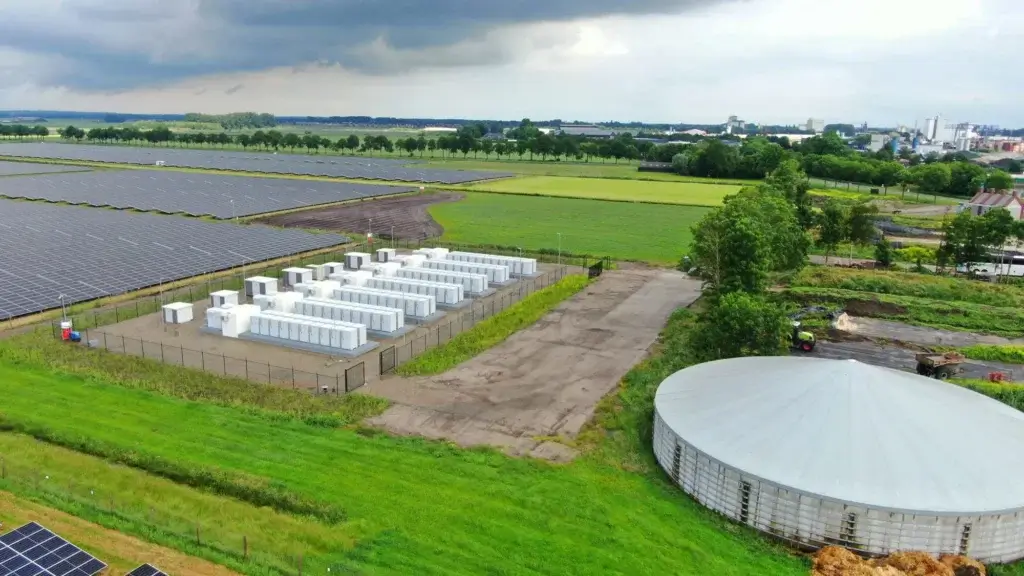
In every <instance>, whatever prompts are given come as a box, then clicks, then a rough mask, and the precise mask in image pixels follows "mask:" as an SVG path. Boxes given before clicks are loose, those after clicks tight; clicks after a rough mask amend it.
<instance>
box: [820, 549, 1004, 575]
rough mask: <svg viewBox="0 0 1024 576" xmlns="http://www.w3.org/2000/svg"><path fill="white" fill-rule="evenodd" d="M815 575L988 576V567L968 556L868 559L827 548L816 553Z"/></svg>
mask: <svg viewBox="0 0 1024 576" xmlns="http://www.w3.org/2000/svg"><path fill="white" fill-rule="evenodd" d="M811 576H985V566H984V565H983V564H981V563H980V562H977V561H975V560H971V559H970V558H966V557H964V556H953V555H943V556H940V557H939V559H938V560H936V559H935V558H933V557H932V556H930V555H928V554H925V553H924V552H896V553H894V554H890V555H889V556H886V557H884V558H878V559H875V560H865V559H863V558H861V557H860V556H857V555H856V554H854V553H853V552H850V551H849V550H847V549H845V548H841V547H839V546H827V547H825V548H822V549H821V550H820V551H818V553H817V554H815V556H814V566H813V568H812V569H811Z"/></svg>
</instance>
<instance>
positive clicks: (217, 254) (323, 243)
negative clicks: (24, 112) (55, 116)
mask: <svg viewBox="0 0 1024 576" xmlns="http://www.w3.org/2000/svg"><path fill="white" fill-rule="evenodd" d="M346 242H348V238H347V237H345V236H340V235H338V234H312V233H309V232H304V231H301V230H295V229H278V228H271V227H267V226H259V225H249V226H239V225H236V224H232V223H227V222H209V221H204V220H199V219H196V218H180V217H174V216H160V215H156V214H139V213H134V212H121V211H117V210H96V209H93V208H84V207H78V206H55V205H52V204H45V203H41V202H19V201H15V200H3V199H0V320H6V319H7V318H8V317H18V316H24V315H27V314H33V313H36V312H42V311H44V310H49V309H53V308H59V307H60V300H59V296H60V295H61V294H63V295H64V296H65V300H64V302H65V303H66V304H73V303H76V302H84V301H87V300H93V299H96V298H101V297H103V296H110V295H115V294H123V293H125V292H131V291H133V290H139V289H141V288H146V287H149V286H158V285H160V284H164V283H167V282H172V281H175V280H181V279H184V278H191V277H193V276H198V275H202V274H208V273H211V272H216V271H219V270H226V269H229V268H237V267H239V266H241V265H242V264H243V263H244V264H246V265H251V264H254V263H256V262H262V261H265V260H271V259H274V258H280V257H283V256H290V255H292V254H298V253H302V252H308V251H310V250H317V249H320V248H328V247H330V246H337V245H339V244H344V243H346Z"/></svg>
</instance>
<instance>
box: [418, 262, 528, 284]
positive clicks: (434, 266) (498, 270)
mask: <svg viewBox="0 0 1024 576" xmlns="http://www.w3.org/2000/svg"><path fill="white" fill-rule="evenodd" d="M423 267H424V268H429V269H431V270H446V271H451V272H464V273H467V274H484V275H485V276H487V280H488V282H508V280H509V269H508V266H501V265H497V264H481V263H479V262H457V261H455V260H427V261H426V262H424V263H423Z"/></svg>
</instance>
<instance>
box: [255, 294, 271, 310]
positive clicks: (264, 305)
mask: <svg viewBox="0 0 1024 576" xmlns="http://www.w3.org/2000/svg"><path fill="white" fill-rule="evenodd" d="M252 303H253V304H255V305H257V306H259V307H260V310H269V309H270V308H272V307H273V306H274V298H273V296H268V295H266V294H257V295H255V296H253V297H252Z"/></svg>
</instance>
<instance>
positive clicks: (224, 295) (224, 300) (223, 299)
mask: <svg viewBox="0 0 1024 576" xmlns="http://www.w3.org/2000/svg"><path fill="white" fill-rule="evenodd" d="M225 304H234V305H236V306H237V305H238V292H236V291H234V290H218V291H216V292H211V293H210V306H213V307H214V308H220V307H222V306H224V305H225Z"/></svg>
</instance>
